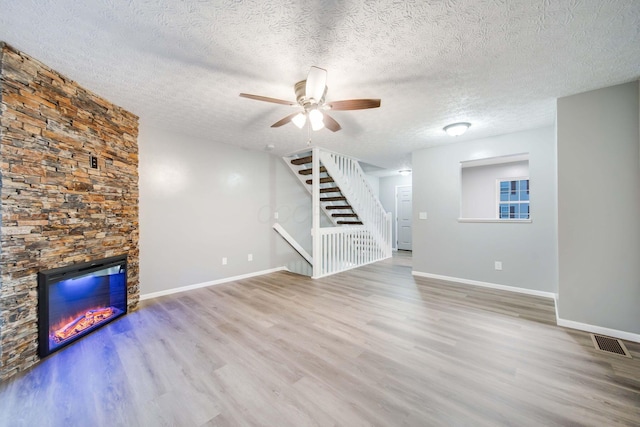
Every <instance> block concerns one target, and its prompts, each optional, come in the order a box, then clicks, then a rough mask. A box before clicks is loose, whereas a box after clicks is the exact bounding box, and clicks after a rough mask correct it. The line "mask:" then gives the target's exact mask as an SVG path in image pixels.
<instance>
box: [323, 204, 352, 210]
mask: <svg viewBox="0 0 640 427" xmlns="http://www.w3.org/2000/svg"><path fill="white" fill-rule="evenodd" d="M325 209H328V210H336V209H351V206H349V205H344V206H326V207H325Z"/></svg>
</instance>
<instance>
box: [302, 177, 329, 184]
mask: <svg viewBox="0 0 640 427" xmlns="http://www.w3.org/2000/svg"><path fill="white" fill-rule="evenodd" d="M305 182H306V183H307V184H309V185H311V184H313V180H312V179H308V180H306V181H305ZM326 182H333V178H331V177H330V176H326V177H324V178H320V184H324V183H326Z"/></svg>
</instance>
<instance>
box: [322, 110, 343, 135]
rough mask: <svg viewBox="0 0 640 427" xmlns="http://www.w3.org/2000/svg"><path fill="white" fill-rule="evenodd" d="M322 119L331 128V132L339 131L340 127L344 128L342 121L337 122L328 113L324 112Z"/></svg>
mask: <svg viewBox="0 0 640 427" xmlns="http://www.w3.org/2000/svg"><path fill="white" fill-rule="evenodd" d="M322 121H323V123H324V127H326V128H327V129H329V130H330V131H331V132H338V131H339V130H340V129H342V126H340V123H338V122H336V121H335V120H334V118H333V117H331V116H330V115H328V114H327V113H322Z"/></svg>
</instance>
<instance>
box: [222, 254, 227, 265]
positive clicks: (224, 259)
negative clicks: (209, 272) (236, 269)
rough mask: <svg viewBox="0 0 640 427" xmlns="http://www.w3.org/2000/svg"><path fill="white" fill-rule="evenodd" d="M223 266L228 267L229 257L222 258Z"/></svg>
mask: <svg viewBox="0 0 640 427" xmlns="http://www.w3.org/2000/svg"><path fill="white" fill-rule="evenodd" d="M222 265H227V257H226V256H225V257H222Z"/></svg>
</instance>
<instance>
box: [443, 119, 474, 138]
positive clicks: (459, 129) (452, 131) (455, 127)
mask: <svg viewBox="0 0 640 427" xmlns="http://www.w3.org/2000/svg"><path fill="white" fill-rule="evenodd" d="M469 126H471V123H467V122H460V123H453V124H450V125H447V126H445V127H444V128H443V130H444V131H445V132H446V133H447V135H450V136H460V135H462V134H463V133H465V132H466V131H467V129H469Z"/></svg>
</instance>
